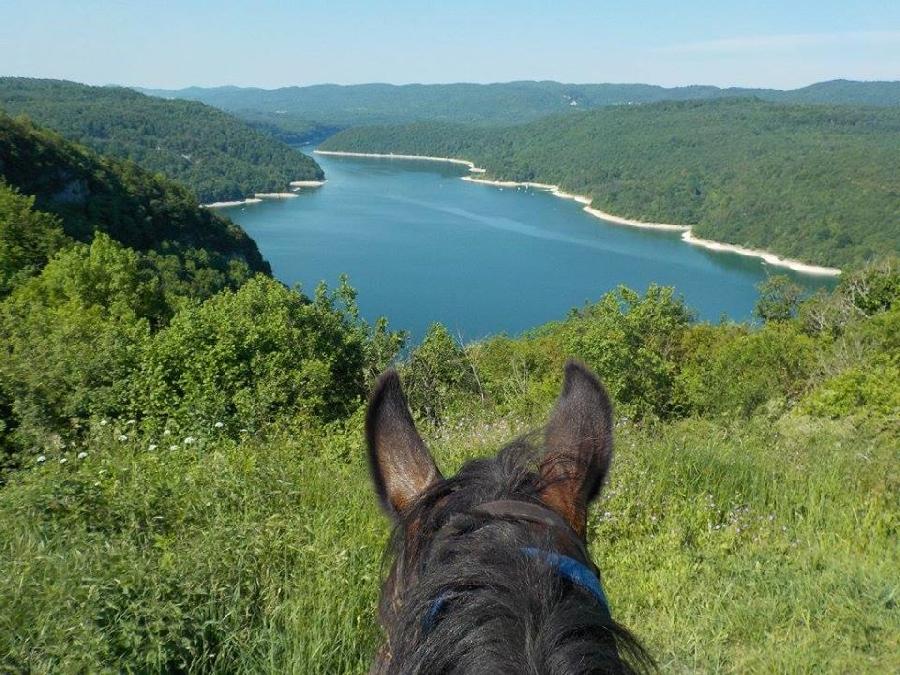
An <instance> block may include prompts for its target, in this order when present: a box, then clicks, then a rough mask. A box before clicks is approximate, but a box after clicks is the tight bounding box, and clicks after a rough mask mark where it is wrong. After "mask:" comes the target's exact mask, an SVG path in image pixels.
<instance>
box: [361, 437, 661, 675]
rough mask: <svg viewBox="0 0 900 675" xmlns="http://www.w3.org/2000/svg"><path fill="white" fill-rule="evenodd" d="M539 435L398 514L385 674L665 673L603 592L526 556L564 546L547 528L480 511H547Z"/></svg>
mask: <svg viewBox="0 0 900 675" xmlns="http://www.w3.org/2000/svg"><path fill="white" fill-rule="evenodd" d="M536 438H537V437H536V436H529V437H523V438H520V439H518V440H516V441H513V442H512V443H511V444H509V445H508V446H506V447H505V448H504V449H503V450H501V451H500V452H499V453H498V454H497V456H496V457H493V458H489V459H478V460H473V461H470V462H468V463H467V464H466V465H465V466H464V467H463V468H462V469H461V470H460V471H459V472H458V473H457V474H456V475H455V476H453V477H451V478H448V479H442V480H439V481H436V482H434V483H433V484H432V485H430V486H429V488H428V489H427V490H425V491H424V492H423V493H422V494H421V495H420V496H419V497H418V498H417V499H416V500H415V502H414V503H412V504H410V505H409V507H408V508H407V509H404V511H403V512H402V514H398V520H397V522H396V527H395V529H394V533H393V537H392V541H391V545H390V547H389V550H388V556H389V561H390V562H391V563H392V569H391V573H390V576H389V578H388V579H387V581H386V584H385V587H384V591H383V593H382V598H381V604H380V608H379V613H380V618H381V623H382V625H383V627H384V628H385V631H386V633H387V635H388V640H389V642H388V643H387V644H386V645H385V647H384V649H383V650H382V653H381V654H380V658H379V659H378V662H377V663H376V664H375V666H374V667H373V672H376V673H454V672H460V673H485V674H487V673H491V674H494V673H547V674H556V673H559V674H560V675H561V674H563V673H565V674H567V675H575V674H579V673H634V672H644V671H648V670H651V669H652V668H653V662H652V660H651V659H650V658H649V656H648V655H647V653H646V652H645V651H644V649H643V648H642V647H641V645H640V644H639V643H638V641H637V640H636V639H635V638H634V637H633V636H632V635H631V634H630V633H629V632H628V630H626V629H625V628H624V627H622V626H620V625H619V624H617V623H616V622H615V621H614V620H613V619H612V618H611V617H610V614H609V612H608V611H607V609H606V608H605V607H603V606H602V605H601V604H600V603H599V602H598V601H597V599H596V598H595V597H594V596H593V595H591V594H590V593H589V592H588V591H586V590H585V589H584V588H583V587H581V586H579V585H577V584H575V583H572V582H571V581H569V580H568V579H566V578H564V577H562V576H560V575H558V574H554V573H552V572H550V571H548V566H547V563H546V562H545V561H542V560H541V559H539V558H533V557H527V556H523V555H521V554H520V551H521V550H522V549H523V548H524V547H535V548H538V549H541V550H553V547H554V542H552V541H550V540H549V539H550V535H549V534H548V532H547V531H546V529H542V528H535V527H533V526H532V527H529V524H528V523H526V522H522V521H521V520H516V519H506V518H500V519H498V518H491V517H488V516H485V514H484V513H479V512H478V511H477V507H479V506H480V505H482V504H484V503H486V502H492V501H495V500H515V501H516V502H525V503H529V504H535V505H538V506H542V502H541V499H540V494H541V493H542V491H545V490H546V488H547V480H546V479H545V478H542V477H541V475H540V473H539V472H538V471H536V469H535V467H536V461H537V458H538V457H539V456H541V455H542V454H543V451H542V446H541V444H540V443H538V442H536ZM598 488H599V485H598ZM593 496H594V495H589V498H592V497H593ZM573 534H574V533H573ZM582 562H586V563H588V564H591V563H590V561H582ZM423 617H424V618H423Z"/></svg>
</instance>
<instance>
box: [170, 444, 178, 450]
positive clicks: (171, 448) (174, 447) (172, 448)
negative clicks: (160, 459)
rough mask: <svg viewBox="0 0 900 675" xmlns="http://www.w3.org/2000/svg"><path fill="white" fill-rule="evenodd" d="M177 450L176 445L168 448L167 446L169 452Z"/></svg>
mask: <svg viewBox="0 0 900 675" xmlns="http://www.w3.org/2000/svg"><path fill="white" fill-rule="evenodd" d="M177 449H178V446H177V445H170V446H169V450H177Z"/></svg>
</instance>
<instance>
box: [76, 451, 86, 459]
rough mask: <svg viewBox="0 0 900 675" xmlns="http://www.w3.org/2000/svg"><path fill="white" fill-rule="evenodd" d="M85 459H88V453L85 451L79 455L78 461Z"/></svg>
mask: <svg viewBox="0 0 900 675" xmlns="http://www.w3.org/2000/svg"><path fill="white" fill-rule="evenodd" d="M85 457H87V453H86V452H85V451H84V450H82V451H81V452H79V453H78V459H84V458H85Z"/></svg>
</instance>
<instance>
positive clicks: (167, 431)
mask: <svg viewBox="0 0 900 675" xmlns="http://www.w3.org/2000/svg"><path fill="white" fill-rule="evenodd" d="M171 433H172V432H171V431H170V430H169V429H166V430H165V431H163V436H168V435H169V434H171Z"/></svg>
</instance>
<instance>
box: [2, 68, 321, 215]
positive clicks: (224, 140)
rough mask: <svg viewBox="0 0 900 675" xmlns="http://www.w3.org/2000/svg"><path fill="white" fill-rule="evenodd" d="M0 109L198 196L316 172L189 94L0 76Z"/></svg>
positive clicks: (258, 187)
mask: <svg viewBox="0 0 900 675" xmlns="http://www.w3.org/2000/svg"><path fill="white" fill-rule="evenodd" d="M0 110H5V111H6V112H7V113H9V114H11V115H19V114H24V115H27V116H29V117H30V118H31V119H33V120H34V121H35V122H37V123H38V124H41V125H44V126H47V127H50V128H51V129H54V130H55V131H58V132H59V133H61V134H63V135H64V136H66V137H67V138H70V139H72V140H75V141H77V142H79V143H84V144H85V145H87V146H89V147H91V148H93V149H94V150H96V151H97V152H99V153H102V154H105V155H110V156H114V157H119V158H122V159H131V160H134V161H135V162H137V163H138V164H140V165H141V166H142V167H143V168H145V169H147V170H149V171H153V172H160V173H163V174H165V175H166V176H167V177H169V178H172V179H174V180H177V181H179V182H181V183H183V184H184V185H186V186H187V187H189V188H190V189H191V190H193V192H194V193H195V195H196V196H197V198H198V199H199V200H200V201H201V202H213V201H221V200H231V199H239V198H242V197H246V196H248V195H252V194H253V193H254V192H275V191H283V190H285V189H287V187H288V184H289V183H290V181H292V180H313V179H321V178H322V177H323V173H322V170H321V168H320V167H319V166H318V165H317V164H316V163H315V161H314V160H312V159H310V158H309V157H307V156H306V155H304V154H303V153H300V152H298V151H296V150H294V149H292V148H290V147H288V146H286V145H285V144H283V143H281V142H279V141H277V140H275V139H274V138H272V137H271V135H269V134H266V133H262V132H260V131H258V130H255V129H252V128H250V127H248V125H247V124H245V123H244V122H242V121H240V120H238V119H235V118H234V117H232V116H231V115H229V114H227V113H225V112H222V111H221V110H217V109H215V108H212V107H210V106H207V105H204V104H202V103H198V102H194V101H173V100H163V99H160V98H155V97H152V96H145V95H143V94H140V93H138V92H136V91H133V90H131V89H125V88H120V87H89V86H87V85H83V84H77V83H74V82H66V81H60V80H40V79H31V78H12V77H7V78H0Z"/></svg>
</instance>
